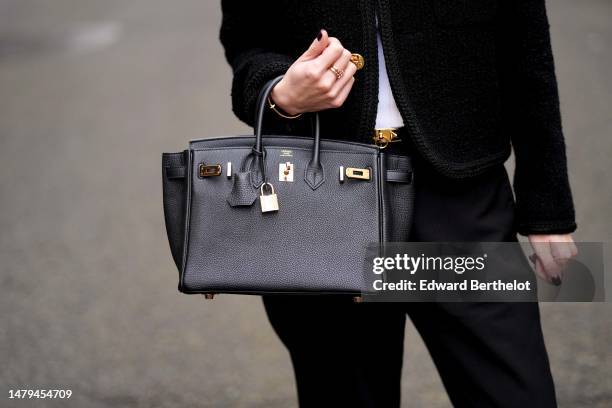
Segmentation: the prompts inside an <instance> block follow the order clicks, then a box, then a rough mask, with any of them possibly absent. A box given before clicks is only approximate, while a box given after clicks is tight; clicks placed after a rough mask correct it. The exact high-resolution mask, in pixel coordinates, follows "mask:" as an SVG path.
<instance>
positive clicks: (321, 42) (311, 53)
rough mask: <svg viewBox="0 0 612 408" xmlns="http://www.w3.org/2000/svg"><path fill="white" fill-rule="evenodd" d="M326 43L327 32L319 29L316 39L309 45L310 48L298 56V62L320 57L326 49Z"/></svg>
mask: <svg viewBox="0 0 612 408" xmlns="http://www.w3.org/2000/svg"><path fill="white" fill-rule="evenodd" d="M328 43H329V36H328V35H327V31H326V30H323V29H321V31H319V34H318V35H317V38H315V39H314V41H313V42H312V44H310V47H308V49H307V50H306V51H305V52H304V53H303V54H302V55H301V56H300V58H299V60H301V61H307V60H311V59H314V58H316V57H318V56H319V55H321V53H322V52H323V50H324V49H325V48H327V45H328Z"/></svg>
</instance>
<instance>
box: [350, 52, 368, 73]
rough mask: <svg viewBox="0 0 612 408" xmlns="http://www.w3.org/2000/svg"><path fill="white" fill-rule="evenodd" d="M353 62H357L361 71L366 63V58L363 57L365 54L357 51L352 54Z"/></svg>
mask: <svg viewBox="0 0 612 408" xmlns="http://www.w3.org/2000/svg"><path fill="white" fill-rule="evenodd" d="M351 62H352V63H353V64H355V66H356V67H357V71H359V70H360V69H361V68H363V66H364V65H365V60H364V59H363V56H361V55H360V54H356V53H355V54H351Z"/></svg>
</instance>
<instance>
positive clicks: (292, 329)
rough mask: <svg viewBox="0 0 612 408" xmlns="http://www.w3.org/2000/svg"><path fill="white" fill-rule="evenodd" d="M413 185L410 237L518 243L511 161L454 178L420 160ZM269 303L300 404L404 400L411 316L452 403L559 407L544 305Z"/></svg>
mask: <svg viewBox="0 0 612 408" xmlns="http://www.w3.org/2000/svg"><path fill="white" fill-rule="evenodd" d="M415 188H416V203H415V218H414V219H415V222H414V226H413V232H412V237H411V241H495V242H498V241H514V240H516V234H515V228H514V199H513V195H512V190H511V187H510V183H509V180H508V175H507V173H506V171H505V169H504V167H503V166H500V167H498V168H495V169H493V170H491V171H489V172H488V173H486V174H484V175H482V176H479V177H476V178H473V179H470V180H465V181H456V180H448V179H444V178H443V177H441V176H438V175H436V174H435V173H434V172H433V171H432V170H431V169H430V168H429V167H428V166H427V165H426V164H425V163H424V162H423V161H422V160H419V159H418V158H417V161H416V164H415ZM264 305H265V309H266V312H267V314H268V318H269V320H270V322H271V323H272V326H273V328H274V330H275V331H276V333H277V334H278V336H279V337H280V339H281V340H282V342H283V343H284V345H285V346H286V347H287V349H288V350H289V353H290V355H291V360H292V363H293V367H294V370H295V378H296V383H297V391H298V399H299V403H300V407H302V408H304V407H325V406H337V407H340V406H347V407H353V408H354V407H398V406H399V405H400V383H401V369H402V354H403V344H404V326H405V320H406V315H408V316H409V317H410V319H411V320H412V322H413V323H414V325H415V327H416V328H417V330H418V331H419V333H420V335H421V336H422V338H423V340H424V342H425V344H426V346H427V348H428V350H429V352H430V354H431V357H432V358H433V361H434V363H435V365H436V367H437V369H438V371H439V373H440V375H441V378H442V381H443V383H444V386H445V387H446V390H447V392H448V394H449V397H450V399H451V401H452V403H453V405H455V406H457V407H521V408H524V407H538V408H542V407H554V406H556V401H555V390H554V384H553V380H552V376H551V373H550V367H549V362H548V357H547V353H546V348H545V346H544V340H543V336H542V330H541V327H540V314H539V309H538V305H537V303H361V304H355V303H353V302H352V299H351V298H345V297H338V296H297V297H296V296H267V297H264ZM409 399H410V396H406V400H407V401H409ZM406 405H407V406H410V403H407V404H406Z"/></svg>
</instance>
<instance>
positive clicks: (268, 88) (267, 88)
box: [252, 75, 325, 190]
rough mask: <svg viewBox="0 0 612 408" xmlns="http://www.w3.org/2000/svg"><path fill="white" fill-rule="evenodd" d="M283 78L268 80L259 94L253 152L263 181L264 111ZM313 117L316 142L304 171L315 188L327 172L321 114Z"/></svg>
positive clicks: (310, 184) (312, 115) (306, 178)
mask: <svg viewBox="0 0 612 408" xmlns="http://www.w3.org/2000/svg"><path fill="white" fill-rule="evenodd" d="M281 79H283V75H280V76H278V77H276V78H274V79H272V80H270V81H268V82H267V83H266V84H265V85H264V87H263V88H262V90H261V92H260V93H259V96H258V98H257V104H256V111H255V145H254V146H253V149H252V154H253V155H254V156H255V158H259V159H260V160H261V168H262V173H263V181H266V180H265V178H266V176H265V151H264V146H263V139H262V133H263V117H264V112H265V110H266V104H267V101H268V96H269V95H270V92H272V88H274V86H275V85H276V84H278V83H279V82H280V80H281ZM310 116H311V119H312V129H313V138H314V143H313V146H312V157H311V158H310V161H309V162H308V165H307V166H306V169H305V172H304V181H305V182H306V184H308V185H309V186H310V188H312V189H313V190H315V189H316V188H317V187H319V186H320V185H321V184H323V182H324V181H325V174H324V172H323V166H322V165H321V158H320V153H321V135H320V132H319V127H320V126H319V114H318V113H317V112H313V113H311V115H310Z"/></svg>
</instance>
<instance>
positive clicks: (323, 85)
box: [317, 81, 331, 94]
mask: <svg viewBox="0 0 612 408" xmlns="http://www.w3.org/2000/svg"><path fill="white" fill-rule="evenodd" d="M317 89H318V90H319V92H322V93H325V94H327V93H328V92H329V91H330V89H331V85H330V84H329V82H327V81H319V82H318V83H317Z"/></svg>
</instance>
